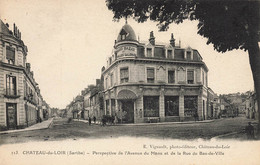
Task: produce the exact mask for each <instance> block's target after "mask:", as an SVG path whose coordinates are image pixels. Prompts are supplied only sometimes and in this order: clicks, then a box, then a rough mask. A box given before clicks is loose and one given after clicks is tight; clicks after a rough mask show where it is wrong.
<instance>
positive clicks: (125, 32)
mask: <svg viewBox="0 0 260 165" xmlns="http://www.w3.org/2000/svg"><path fill="white" fill-rule="evenodd" d="M120 41H137V40H136V36H135V32H134V30H133V28H132V27H131V26H130V25H128V24H125V25H124V26H123V27H122V29H121V30H120V32H119V34H118V37H117V40H116V42H120Z"/></svg>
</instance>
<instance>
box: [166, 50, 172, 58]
mask: <svg viewBox="0 0 260 165" xmlns="http://www.w3.org/2000/svg"><path fill="white" fill-rule="evenodd" d="M167 58H170V59H172V58H173V57H172V50H171V49H169V50H167Z"/></svg>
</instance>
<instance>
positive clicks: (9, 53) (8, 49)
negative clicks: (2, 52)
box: [6, 46, 15, 64]
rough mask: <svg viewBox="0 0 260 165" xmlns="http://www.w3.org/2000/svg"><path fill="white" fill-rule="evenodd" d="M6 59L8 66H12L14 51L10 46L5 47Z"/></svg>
mask: <svg viewBox="0 0 260 165" xmlns="http://www.w3.org/2000/svg"><path fill="white" fill-rule="evenodd" d="M6 59H7V62H8V64H14V62H15V49H14V48H13V47H10V46H6Z"/></svg>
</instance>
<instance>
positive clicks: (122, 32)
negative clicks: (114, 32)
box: [120, 29, 127, 40]
mask: <svg viewBox="0 0 260 165" xmlns="http://www.w3.org/2000/svg"><path fill="white" fill-rule="evenodd" d="M126 35H127V32H126V31H125V30H124V29H122V30H121V32H120V36H121V40H125V39H126Z"/></svg>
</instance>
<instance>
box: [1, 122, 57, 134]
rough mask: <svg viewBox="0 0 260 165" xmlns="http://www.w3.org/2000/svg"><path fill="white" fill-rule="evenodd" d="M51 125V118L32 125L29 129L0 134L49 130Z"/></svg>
mask: <svg viewBox="0 0 260 165" xmlns="http://www.w3.org/2000/svg"><path fill="white" fill-rule="evenodd" d="M52 123H53V118H50V119H48V120H46V121H43V122H41V123H37V124H34V125H32V126H30V127H27V128H24V129H15V130H8V131H1V132H0V135H1V134H8V133H14V132H23V131H33V130H40V129H47V128H49V127H50V126H51V125H52Z"/></svg>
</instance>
